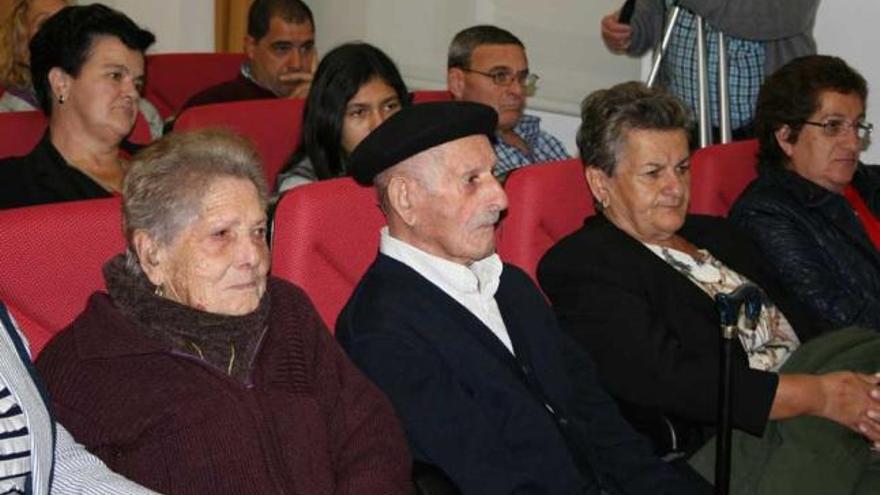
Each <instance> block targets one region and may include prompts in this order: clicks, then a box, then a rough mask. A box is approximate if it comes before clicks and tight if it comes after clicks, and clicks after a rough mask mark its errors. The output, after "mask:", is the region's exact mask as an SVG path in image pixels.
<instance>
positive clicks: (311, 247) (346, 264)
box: [272, 177, 385, 331]
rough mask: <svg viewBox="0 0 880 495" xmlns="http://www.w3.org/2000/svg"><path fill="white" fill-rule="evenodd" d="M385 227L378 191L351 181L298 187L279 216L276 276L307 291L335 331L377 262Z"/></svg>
mask: <svg viewBox="0 0 880 495" xmlns="http://www.w3.org/2000/svg"><path fill="white" fill-rule="evenodd" d="M383 225H385V217H384V216H383V215H382V212H381V210H379V206H378V203H377V201H376V194H375V192H374V191H373V188H371V187H363V186H359V185H358V184H356V183H355V182H354V180H352V179H350V178H347V177H346V178H341V179H332V180H327V181H321V182H316V183H313V184H308V185H305V186H300V187H296V188H293V189H291V190H290V191H288V192H286V193H285V194H284V196H283V197H282V198H281V201H280V202H279V204H278V209H277V210H276V211H275V222H274V226H273V234H272V273H273V274H274V275H276V276H279V277H281V278H284V279H286V280H289V281H291V282H293V283H295V284H297V285H298V286H300V287H302V288H303V289H304V290H305V291H306V293H308V295H309V297H310V298H311V299H312V302H313V303H314V304H315V307H316V308H317V309H318V313H319V314H320V315H321V317H322V318H323V319H324V322H325V323H327V326H328V327H329V328H330V330H331V331H333V330H334V327H335V325H336V318H337V317H338V316H339V312H340V311H341V310H342V307H343V306H345V303H346V302H347V301H348V298H349V296H351V292H352V290H353V289H354V286H355V285H356V284H357V283H358V282H359V281H360V279H361V277H362V276H363V274H364V272H366V271H367V268H368V267H369V266H370V263H372V262H373V260H374V259H375V258H376V253H378V251H379V229H380V228H381V227H382V226H383Z"/></svg>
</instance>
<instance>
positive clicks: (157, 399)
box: [37, 279, 410, 495]
mask: <svg viewBox="0 0 880 495" xmlns="http://www.w3.org/2000/svg"><path fill="white" fill-rule="evenodd" d="M268 290H269V294H270V305H271V312H270V316H269V329H268V331H267V333H266V335H265V336H264V338H263V340H262V342H261V344H260V347H259V350H258V352H257V355H256V357H255V359H254V366H253V369H252V372H251V375H250V379H249V380H248V381H246V382H245V383H242V382H241V381H239V380H235V379H233V378H231V377H230V376H228V375H226V374H225V373H223V372H222V371H220V370H218V369H217V368H215V367H213V366H210V365H207V364H205V363H204V362H202V361H201V360H199V359H198V358H194V357H192V356H188V355H182V354H181V353H175V352H172V351H170V349H169V347H170V346H169V345H168V344H166V343H163V342H160V341H159V340H153V339H149V338H148V337H146V336H145V335H144V333H143V332H142V331H141V329H140V328H139V326H138V324H136V323H135V322H133V321H131V320H129V319H127V318H126V317H125V316H123V315H122V314H121V313H120V312H119V311H118V310H117V309H116V307H115V306H113V303H112V302H111V300H110V298H109V297H108V296H107V295H106V294H103V293H96V294H94V295H92V297H91V299H90V300H89V303H88V306H87V307H86V310H85V311H84V313H83V314H81V315H80V316H79V317H78V318H77V319H76V320H75V321H74V322H73V323H72V324H71V326H70V327H68V328H67V329H66V330H64V331H63V332H62V333H61V334H60V335H59V336H58V337H57V338H55V339H54V340H53V341H52V342H51V343H50V344H49V345H48V346H47V347H46V349H45V350H44V351H43V352H42V353H41V354H40V358H39V360H38V362H37V366H38V368H39V370H40V371H41V373H42V374H43V375H44V377H45V379H46V382H47V384H48V388H49V392H50V395H51V396H52V398H53V402H54V404H55V407H56V411H57V414H58V418H59V420H60V422H61V423H63V424H64V425H65V426H67V428H68V429H69V430H70V431H71V433H72V434H73V435H74V437H76V438H77V440H78V441H80V442H82V443H83V444H85V445H86V447H88V448H89V449H90V450H91V451H92V452H94V453H95V454H97V455H98V456H99V457H100V458H102V459H103V460H104V461H105V462H106V463H107V464H108V466H110V467H111V468H112V469H114V470H115V471H117V472H119V473H121V474H123V475H125V476H127V477H129V478H130V479H133V480H136V481H138V482H140V483H142V484H143V485H145V486H148V487H151V488H153V489H156V490H157V491H161V492H163V493H168V494H204V493H213V494H223V493H229V494H240V493H266V494H268V493H277V494H280V493H283V494H294V493H299V494H304V495H305V494H307V495H319V494H332V493H382V494H394V493H408V492H409V489H410V487H409V469H410V460H409V455H408V452H407V447H406V443H405V439H404V436H403V432H402V430H401V428H400V426H399V423H398V420H397V418H396V417H395V414H394V412H393V411H392V409H391V406H390V404H389V402H388V401H387V399H386V398H385V397H384V396H383V395H382V394H381V393H380V392H379V391H378V390H377V389H376V387H375V386H374V385H373V384H372V383H370V382H369V381H368V380H367V379H366V378H365V377H364V376H363V375H362V374H361V373H360V372H359V371H358V370H357V369H356V368H355V367H354V366H353V365H352V364H351V363H350V362H349V361H348V359H347V358H346V357H345V355H344V354H343V353H342V352H341V350H340V349H339V347H338V346H337V345H336V343H335V342H334V340H333V338H332V336H331V335H330V334H329V333H328V332H327V330H326V328H325V327H324V325H323V323H322V322H321V320H320V318H319V317H318V315H317V313H316V312H315V310H314V308H313V306H312V305H311V302H310V301H309V300H308V298H307V296H306V295H305V294H304V293H303V292H302V290H300V289H299V288H297V287H295V286H293V285H291V284H289V283H286V282H284V281H281V280H278V279H270V281H269V287H268Z"/></svg>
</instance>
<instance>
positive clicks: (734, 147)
mask: <svg viewBox="0 0 880 495" xmlns="http://www.w3.org/2000/svg"><path fill="white" fill-rule="evenodd" d="M757 153H758V140H757V139H751V140H748V141H738V142H734V143H728V144H717V145H714V146H708V147H706V148H702V149H700V150H697V151H695V152H694V154H693V156H692V157H691V204H690V209H689V210H690V212H691V213H702V214H705V215H716V216H727V212H728V211H729V210H730V207H731V206H733V203H734V201H736V198H737V197H738V196H739V195H740V193H742V192H743V190H744V189H745V188H746V186H748V185H749V183H750V182H751V181H752V179H754V178H755V177H756V176H757V171H756V170H755V165H756V164H757V163H758V158H757Z"/></svg>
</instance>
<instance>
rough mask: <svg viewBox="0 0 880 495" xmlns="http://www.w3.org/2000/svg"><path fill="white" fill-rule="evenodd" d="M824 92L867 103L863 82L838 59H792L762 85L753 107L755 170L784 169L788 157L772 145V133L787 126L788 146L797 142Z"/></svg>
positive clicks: (821, 57)
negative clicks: (805, 122)
mask: <svg viewBox="0 0 880 495" xmlns="http://www.w3.org/2000/svg"><path fill="white" fill-rule="evenodd" d="M825 91H834V92H837V93H843V94H855V95H857V96H858V97H859V98H861V99H862V103H863V104H867V102H868V83H867V82H865V78H864V77H862V75H861V74H859V73H858V72H856V70H855V69H853V68H852V67H850V66H849V65H847V63H846V62H845V61H844V60H843V59H841V58H838V57H832V56H828V55H808V56H806V57H800V58H796V59H794V60H792V61H791V62H789V63H787V64H785V65H783V66H782V67H780V68H779V70H777V71H776V72H774V73H773V74H771V75H770V77H768V78H767V80H766V81H764V84H763V85H762V86H761V90H760V92H759V93H758V103H757V105H756V107H755V134H756V135H757V137H758V166H759V167H783V166H785V164H786V163H787V161H788V157H787V155H786V154H785V152H784V151H783V150H782V148H781V147H780V146H779V143H778V142H777V141H776V131H777V130H779V129H781V128H782V127H783V126H786V125H787V126H788V127H789V129H791V132H790V134H789V136H788V140H789V142H791V143H794V142H797V139H798V136H799V135H800V132H801V129H802V128H803V126H804V121H806V120H808V119H809V118H810V115H812V114H813V113H815V112H816V111H817V110H819V106H820V105H821V103H822V102H821V101H820V97H821V95H822V93H823V92H825Z"/></svg>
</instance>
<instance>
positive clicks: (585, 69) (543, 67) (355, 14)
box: [311, 0, 639, 115]
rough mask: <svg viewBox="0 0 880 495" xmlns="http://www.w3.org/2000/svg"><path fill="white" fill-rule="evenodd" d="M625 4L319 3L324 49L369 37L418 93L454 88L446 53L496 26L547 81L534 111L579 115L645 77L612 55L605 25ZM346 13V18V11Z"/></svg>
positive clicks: (507, 0)
mask: <svg viewBox="0 0 880 495" xmlns="http://www.w3.org/2000/svg"><path fill="white" fill-rule="evenodd" d="M618 3H622V0H587V1H583V0H554V1H547V2H535V1H534V0H446V1H430V0H422V1H417V0H320V1H314V2H312V4H311V5H312V8H313V10H314V13H315V18H316V24H317V28H318V44H319V48H320V49H321V50H322V51H327V49H329V48H332V47H333V46H334V45H337V44H339V43H342V42H345V41H350V40H356V39H363V40H365V41H368V42H370V43H373V44H375V45H377V46H379V47H380V48H382V49H383V50H385V51H386V52H387V53H388V54H389V55H390V56H391V57H392V58H394V60H395V61H397V63H398V65H399V66H400V69H401V71H402V72H403V73H404V76H405V78H406V79H407V83H408V84H410V85H411V86H413V87H414V88H426V89H434V88H443V87H445V86H446V51H447V48H448V46H449V41H450V40H451V39H452V37H453V35H455V33H457V32H458V31H460V30H462V29H464V28H466V27H469V26H472V25H474V24H480V23H490V24H496V25H498V26H501V27H504V28H506V29H509V30H510V31H512V32H513V33H514V34H516V35H517V36H519V37H520V38H521V39H522V40H523V42H524V43H525V45H526V50H527V54H528V57H529V65H530V68H531V69H532V71H533V72H535V73H537V74H539V75H540V76H541V80H540V81H539V82H538V92H537V94H536V95H535V97H533V98H532V100H531V102H530V106H531V107H532V108H537V109H541V110H549V111H554V112H560V113H564V114H569V115H576V114H577V110H578V104H579V103H580V100H581V99H583V97H584V96H585V95H586V94H587V93H589V92H590V91H592V90H594V89H597V88H600V87H604V86H608V85H609V84H612V83H614V82H617V81H621V80H625V79H631V78H638V75H639V62H638V61H637V60H633V59H629V58H627V57H618V56H614V55H611V54H610V53H608V52H607V51H606V50H605V47H604V45H603V44H602V42H601V39H600V37H599V29H598V27H599V20H600V19H601V17H602V16H603V15H605V14H606V13H607V12H610V11H611V10H613V9H614V8H615V7H616V6H617V4H618ZM343 12H344V13H345V15H340V13H343Z"/></svg>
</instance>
